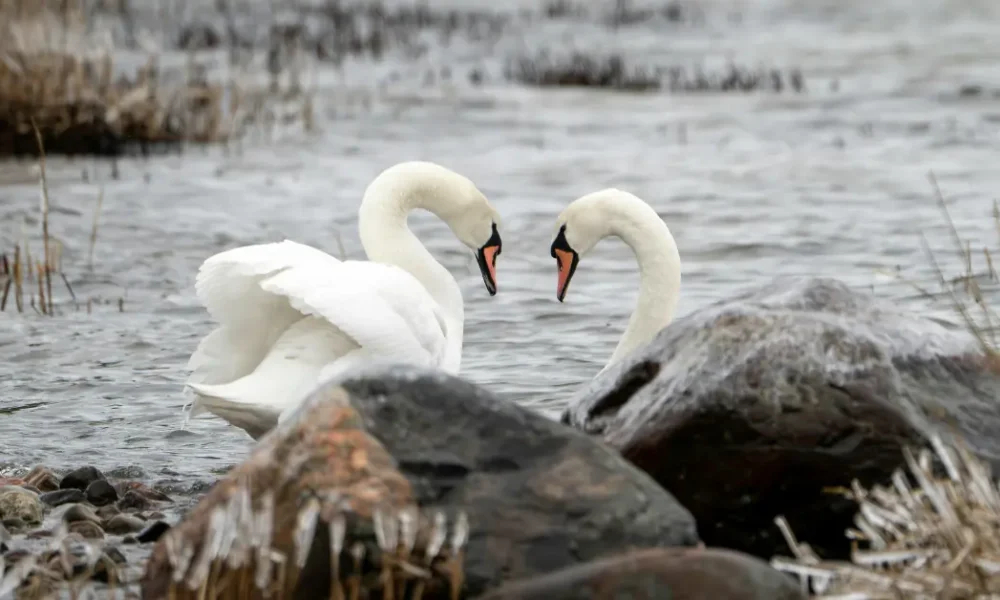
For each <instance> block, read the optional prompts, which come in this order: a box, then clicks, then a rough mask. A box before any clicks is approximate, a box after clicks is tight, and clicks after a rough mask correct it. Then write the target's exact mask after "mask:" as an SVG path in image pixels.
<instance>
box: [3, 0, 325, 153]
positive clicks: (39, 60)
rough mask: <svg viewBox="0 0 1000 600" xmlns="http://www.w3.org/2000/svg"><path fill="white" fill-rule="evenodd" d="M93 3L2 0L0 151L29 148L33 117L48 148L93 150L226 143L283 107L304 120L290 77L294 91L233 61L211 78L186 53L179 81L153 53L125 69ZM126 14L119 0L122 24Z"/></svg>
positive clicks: (304, 108)
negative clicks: (253, 82) (95, 24)
mask: <svg viewBox="0 0 1000 600" xmlns="http://www.w3.org/2000/svg"><path fill="white" fill-rule="evenodd" d="M93 4H94V3H92V2H85V1H84V0H63V1H62V2H56V3H52V2H47V3H40V2H34V0H0V23H2V25H0V156H11V155H26V154H27V155H34V154H36V153H37V151H38V143H37V142H36V139H35V134H34V131H33V126H32V122H34V123H35V124H36V125H37V129H38V131H39V132H40V134H41V137H42V138H43V141H44V145H45V148H46V150H47V151H48V152H49V153H50V154H95V155H118V154H123V153H126V152H129V151H131V150H133V149H138V150H139V151H141V152H143V153H148V152H149V151H150V150H152V149H155V148H180V146H181V144H184V143H209V142H225V141H228V140H230V139H232V138H233V137H234V136H237V135H239V134H241V133H243V132H244V130H245V128H246V127H247V126H248V125H250V124H262V125H264V126H265V127H267V126H271V125H273V123H274V122H276V121H280V120H282V119H285V118H286V117H285V116H283V114H287V113H289V112H291V113H292V114H295V113H296V112H298V113H301V114H300V115H298V116H300V117H301V121H303V122H304V123H305V124H306V125H308V124H309V123H311V122H312V115H310V114H307V113H308V111H311V109H312V98H311V96H310V95H308V94H304V93H302V87H301V85H300V84H299V82H298V79H297V78H294V77H291V76H290V80H291V81H290V83H289V87H290V89H294V91H295V94H294V96H295V98H294V99H290V98H289V97H288V95H287V94H286V93H285V91H283V90H280V89H277V87H276V86H269V87H264V86H259V87H258V88H255V87H253V86H250V85H244V84H243V83H241V82H242V81H244V80H245V79H246V78H245V77H244V76H245V75H246V73H237V72H236V70H235V69H232V70H231V71H230V78H229V80H228V81H211V80H210V77H209V74H208V73H207V71H206V69H205V67H204V66H203V65H200V64H199V63H198V62H197V61H196V60H194V54H193V53H190V54H189V55H188V57H189V60H188V62H187V66H186V67H185V69H184V73H183V74H181V77H180V79H181V81H174V80H176V79H178V77H177V73H172V72H168V70H166V69H164V68H163V67H162V66H161V60H160V57H159V55H158V54H156V53H154V52H148V53H146V54H147V60H146V62H145V64H143V65H141V66H139V67H138V68H133V69H131V71H132V72H131V73H130V74H126V73H125V71H127V70H128V69H127V67H124V66H122V65H116V64H115V56H116V48H115V47H114V46H113V43H112V42H111V41H110V40H111V39H112V36H111V34H110V33H109V32H107V31H104V32H102V31H95V30H94V29H95V28H92V27H89V26H88V23H89V22H91V21H92V20H93V19H94V16H93V13H94V12H95V10H96V9H95V8H94V6H93ZM122 6H123V7H127V3H122ZM129 18H130V17H129V14H128V12H127V9H126V8H122V12H121V13H120V14H119V23H120V24H121V25H122V27H125V28H127V27H128V26H129V22H128V20H129ZM289 101H291V102H292V103H293V105H294V106H295V107H296V108H295V109H294V110H293V109H289V108H288V106H287V105H288V103H289Z"/></svg>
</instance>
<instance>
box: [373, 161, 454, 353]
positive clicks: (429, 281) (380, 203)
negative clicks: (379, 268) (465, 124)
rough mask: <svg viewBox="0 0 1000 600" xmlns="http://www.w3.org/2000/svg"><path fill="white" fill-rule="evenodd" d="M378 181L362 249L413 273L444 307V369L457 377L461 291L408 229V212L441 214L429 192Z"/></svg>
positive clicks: (452, 278) (375, 259)
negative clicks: (422, 209) (423, 192)
mask: <svg viewBox="0 0 1000 600" xmlns="http://www.w3.org/2000/svg"><path fill="white" fill-rule="evenodd" d="M387 183H388V185H386V182H379V180H378V179H376V181H375V182H373V183H372V185H371V186H369V188H368V190H367V191H366V192H365V197H364V199H363V200H362V202H361V209H360V211H359V213H358V230H359V234H360V237H361V245H362V247H363V248H364V250H365V255H366V256H367V257H368V260H371V261H374V262H380V263H384V264H390V265H395V266H397V267H399V268H401V269H403V270H404V271H406V272H408V273H410V274H411V275H413V276H414V277H415V278H416V279H417V281H419V282H420V284H421V285H423V286H424V289H426V290H427V292H428V293H429V294H430V295H431V297H432V298H433V299H434V301H435V302H437V304H438V305H440V306H441V308H442V312H443V314H444V318H445V321H446V324H447V328H448V331H447V340H448V349H447V354H446V358H445V362H444V364H443V365H442V369H443V370H445V371H448V372H452V373H458V370H459V365H460V361H461V356H462V338H463V324H464V320H465V314H464V303H463V301H462V290H461V288H459V286H458V282H457V281H455V278H454V277H453V276H452V274H451V273H450V272H449V271H448V269H446V268H445V267H444V265H442V264H441V263H440V262H438V261H437V260H436V259H435V258H434V256H433V255H431V253H430V251H428V250H427V248H426V247H425V246H424V245H423V244H422V243H421V242H420V240H419V239H417V236H415V235H414V234H413V232H412V231H411V230H410V228H409V226H408V225H407V218H408V217H409V214H410V212H412V211H413V210H416V209H418V208H424V209H426V210H429V211H430V212H432V213H434V214H435V215H437V216H440V214H438V211H436V210H435V207H434V205H433V203H432V202H428V201H427V197H428V196H429V195H428V194H422V193H420V190H419V189H407V186H399V185H398V184H396V182H391V181H390V182H387Z"/></svg>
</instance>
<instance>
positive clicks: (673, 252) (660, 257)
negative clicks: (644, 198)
mask: <svg viewBox="0 0 1000 600" xmlns="http://www.w3.org/2000/svg"><path fill="white" fill-rule="evenodd" d="M650 212H652V213H653V215H654V216H655V218H650V216H649V215H648V214H644V215H635V218H630V219H625V220H624V221H621V222H619V223H617V224H613V225H612V226H613V227H615V225H617V227H616V231H615V233H616V234H617V235H618V236H619V237H620V238H621V239H622V240H623V241H624V242H625V243H626V244H628V245H629V247H631V248H632V251H633V253H635V257H636V262H637V263H638V266H639V298H638V300H637V301H636V305H635V309H634V310H633V311H632V316H631V317H629V321H628V325H627V326H626V328H625V333H623V334H622V337H621V339H620V340H619V342H618V346H617V347H616V348H615V351H614V354H612V356H611V360H610V361H609V363H608V364H612V363H616V362H618V361H619V360H621V359H622V358H625V357H626V356H628V355H629V354H631V353H632V352H633V351H635V350H636V349H638V348H640V347H642V346H645V345H646V344H648V343H649V342H650V341H652V339H653V338H654V337H655V336H656V334H657V333H659V332H660V330H661V329H663V328H664V327H666V326H667V325H669V324H670V322H671V321H672V320H673V318H674V312H675V310H676V309H677V301H678V298H679V295H680V287H681V265H680V255H679V253H678V251H677V244H676V242H675V241H674V238H673V236H672V235H671V233H670V230H669V229H668V228H667V225H666V223H664V222H663V221H662V220H661V219H660V218H659V216H656V213H655V211H652V209H650Z"/></svg>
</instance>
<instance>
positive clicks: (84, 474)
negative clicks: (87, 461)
mask: <svg viewBox="0 0 1000 600" xmlns="http://www.w3.org/2000/svg"><path fill="white" fill-rule="evenodd" d="M98 479H105V477H104V473H101V472H100V471H98V470H97V468H95V467H80V468H79V469H76V470H75V471H70V472H69V473H67V474H66V476H65V477H63V478H62V482H60V483H59V487H60V488H62V489H64V490H65V489H69V488H76V489H78V490H81V491H82V490H86V489H87V486H88V485H90V484H91V483H93V482H95V481H97V480H98Z"/></svg>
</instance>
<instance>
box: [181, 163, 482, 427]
mask: <svg viewBox="0 0 1000 600" xmlns="http://www.w3.org/2000/svg"><path fill="white" fill-rule="evenodd" d="M416 209H424V210H427V211H430V212H431V213H433V214H434V215H436V216H437V217H439V218H440V219H441V220H443V221H444V222H445V223H446V224H447V225H448V227H449V228H450V229H451V231H452V232H453V233H454V234H455V236H456V237H458V239H459V240H460V241H461V242H462V243H463V244H465V245H466V246H468V247H469V248H470V249H472V250H473V252H474V254H475V257H476V261H477V263H478V264H479V269H480V271H481V273H482V277H483V282H484V283H485V285H486V290H487V291H488V292H489V294H490V295H491V296H492V295H494V294H496V289H497V278H496V260H497V257H498V256H499V255H500V251H501V240H500V233H499V227H500V217H499V215H498V213H497V211H496V210H495V209H494V208H493V206H492V205H491V204H490V202H489V201H488V200H487V198H486V197H485V196H484V195H483V193H482V192H480V191H479V189H478V188H477V187H476V186H475V185H474V184H473V182H472V181H470V180H469V179H467V178H466V177H463V176H462V175H459V174H458V173H455V172H453V171H451V170H449V169H446V168H444V167H442V166H439V165H437V164H434V163H429V162H419V161H414V162H404V163H400V164H397V165H395V166H392V167H389V168H388V169H386V170H385V171H383V172H382V173H381V174H379V175H378V176H377V177H376V178H375V179H374V180H373V181H372V182H371V184H369V186H368V188H367V189H366V190H365V194H364V197H363V199H362V201H361V208H360V210H359V213H358V229H359V231H360V237H361V244H362V246H363V247H364V250H365V254H366V255H367V257H368V260H367V261H358V260H343V261H341V260H338V259H336V258H334V257H333V256H330V255H329V254H326V253H325V252H322V251H320V250H317V249H315V248H312V247H310V246H305V245H303V244H298V243H295V242H292V241H287V240H286V241H283V242H278V243H271V244H258V245H252V246H244V247H240V248H234V249H232V250H227V251H224V252H221V253H219V254H216V255H214V256H212V257H210V258H208V259H207V260H206V261H205V262H204V263H203V264H202V265H201V268H200V269H199V271H198V276H197V278H196V282H195V290H196V292H197V295H198V299H199V300H200V301H201V303H202V304H203V305H204V306H205V308H206V309H207V310H208V313H209V315H210V316H211V317H212V318H213V319H214V320H215V321H216V322H217V323H218V327H217V328H216V329H215V330H214V331H212V332H211V333H210V334H209V335H208V336H206V337H205V338H204V339H203V340H202V342H201V344H200V345H199V346H198V348H197V350H196V351H195V352H194V354H193V355H192V356H191V359H190V361H189V364H188V368H189V369H190V370H191V376H190V378H189V379H188V381H187V386H188V387H190V388H191V389H192V390H193V391H194V393H195V400H194V402H193V404H192V408H191V413H190V414H191V416H192V417H193V416H196V415H199V414H202V413H205V412H208V413H212V414H214V415H216V416H218V417H221V418H222V419H225V420H226V421H228V422H229V423H230V424H232V425H235V426H237V427H240V428H242V429H243V430H245V431H246V432H247V433H248V434H250V436H251V437H253V438H254V439H259V438H260V437H262V436H263V435H264V434H266V433H267V432H268V431H269V430H270V429H272V428H273V427H274V426H275V425H276V424H277V423H278V422H279V421H280V420H281V419H282V418H283V416H285V415H287V414H289V413H290V412H291V411H292V410H293V409H294V408H295V407H296V406H298V404H299V402H300V401H301V400H302V399H303V398H304V397H305V396H306V395H307V394H308V393H309V392H310V391H311V390H312V389H313V388H314V387H315V386H316V385H317V383H319V382H320V381H325V380H327V379H329V378H331V377H334V376H336V375H337V374H339V373H342V372H344V371H345V370H348V369H350V368H351V367H353V366H355V365H359V364H364V363H369V362H374V361H379V362H397V363H408V364H414V365H418V366H428V367H433V368H439V369H441V370H443V371H446V372H448V373H452V374H457V373H458V371H459V367H460V364H461V358H462V336H463V326H464V319H465V316H464V305H463V300H462V292H461V290H460V288H459V286H458V282H457V281H455V278H454V277H453V276H452V275H451V273H449V272H448V270H447V269H446V268H445V267H444V266H443V265H441V263H439V262H438V261H436V260H435V259H434V258H433V257H432V256H431V254H430V252H429V251H428V250H427V249H426V248H425V247H424V246H423V244H421V243H420V241H419V240H418V239H417V237H416V236H415V235H414V234H413V232H412V231H410V228H409V227H408V226H407V216H408V214H409V213H410V212H411V211H413V210H416Z"/></svg>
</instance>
